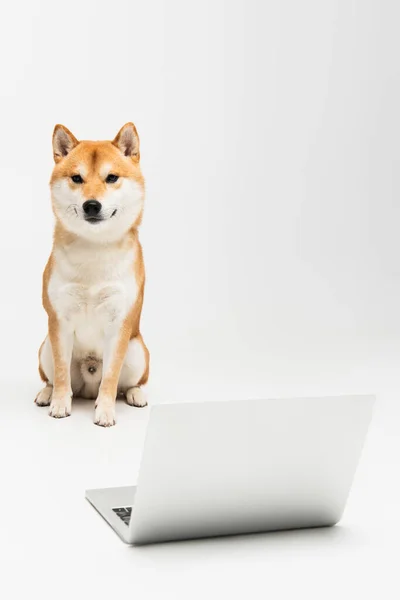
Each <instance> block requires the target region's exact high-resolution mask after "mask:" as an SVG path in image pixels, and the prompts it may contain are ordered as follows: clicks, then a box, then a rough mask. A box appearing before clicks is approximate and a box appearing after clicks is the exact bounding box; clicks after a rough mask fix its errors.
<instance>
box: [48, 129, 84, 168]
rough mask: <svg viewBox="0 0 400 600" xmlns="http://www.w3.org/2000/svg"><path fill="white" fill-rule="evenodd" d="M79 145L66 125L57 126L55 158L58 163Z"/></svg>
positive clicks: (54, 142)
mask: <svg viewBox="0 0 400 600" xmlns="http://www.w3.org/2000/svg"><path fill="white" fill-rule="evenodd" d="M78 144H79V142H78V140H77V139H76V137H75V136H74V135H73V134H72V133H71V132H70V130H69V129H67V128H66V127H64V125H56V126H55V127H54V131H53V156H54V162H56V163H58V162H60V160H62V159H63V158H64V156H67V154H69V153H70V152H71V150H72V149H73V148H75V146H77V145H78Z"/></svg>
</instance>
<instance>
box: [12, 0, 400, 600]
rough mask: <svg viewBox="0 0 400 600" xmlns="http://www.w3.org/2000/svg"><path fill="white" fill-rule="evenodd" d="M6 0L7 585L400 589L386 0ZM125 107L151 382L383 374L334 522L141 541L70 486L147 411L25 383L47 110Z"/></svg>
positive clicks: (304, 387)
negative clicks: (130, 125) (40, 396)
mask: <svg viewBox="0 0 400 600" xmlns="http://www.w3.org/2000/svg"><path fill="white" fill-rule="evenodd" d="M6 12H7V14H6V18H4V19H2V22H1V23H0V51H1V54H2V56H3V57H4V60H3V65H2V77H1V80H0V101H1V111H0V130H1V143H0V176H1V179H0V181H1V209H0V221H1V223H0V231H1V235H0V260H1V277H2V280H1V298H0V305H1V310H0V331H1V339H2V345H1V350H2V355H1V377H2V379H4V380H5V379H9V381H10V383H9V384H7V383H6V382H4V383H3V384H2V394H1V399H0V410H1V419H0V446H1V451H2V453H1V458H2V496H1V502H2V504H5V505H6V510H5V511H4V512H3V513H2V515H3V517H2V518H3V525H2V528H1V529H2V533H1V536H0V548H1V558H2V561H1V565H2V577H1V582H2V586H5V585H6V584H7V585H8V587H9V591H8V598H13V597H16V598H18V597H19V596H18V593H22V591H25V592H26V593H28V592H29V594H30V595H32V593H34V594H35V595H37V596H39V597H41V598H43V599H45V598H54V595H55V592H57V595H58V597H59V598H63V597H68V598H69V597H70V596H71V595H72V594H73V595H76V594H77V592H78V593H79V594H80V595H81V596H83V597H90V598H91V597H96V598H100V597H102V596H103V597H106V598H109V597H111V596H112V597H115V596H116V595H122V593H124V595H125V594H127V593H128V590H130V594H131V595H132V596H135V597H140V598H152V597H159V596H160V593H161V592H162V596H163V597H164V598H168V597H170V598H174V599H175V598H185V600H186V599H187V598H188V596H189V595H190V596H191V598H196V597H201V598H203V597H205V596H207V597H218V598H219V597H226V596H227V595H231V596H235V595H236V596H239V597H246V595H247V594H248V593H249V590H251V592H252V597H257V596H259V597H266V596H273V597H274V598H279V597H280V596H281V597H293V595H294V592H296V596H298V595H299V594H301V595H303V596H304V597H307V598H318V599H320V598H321V597H324V598H329V597H332V598H333V597H334V598H335V599H336V598H337V597H338V595H339V594H340V597H344V598H346V597H358V596H360V594H364V595H367V594H368V593H371V594H373V595H375V597H377V596H382V597H387V598H393V597H396V596H398V591H399V584H398V581H397V563H398V547H397V542H398V539H399V517H398V511H399V489H398V479H399V476H398V472H399V462H400V461H399V454H400V453H399V422H400V402H399V391H400V389H399V376H398V373H399V365H400V318H399V306H400V276H399V275H400V268H399V264H400V259H399V257H400V236H399V233H398V232H399V222H400V219H399V217H400V203H399V197H400V177H399V172H398V171H399V169H398V162H399V160H398V159H399V144H398V139H399V137H400V111H399V109H398V107H399V74H400V61H399V58H398V57H399V50H400V48H399V44H400V41H399V36H398V22H399V18H400V5H399V3H398V2H395V0H392V1H391V0H386V1H385V2H378V1H372V2H365V0H354V1H353V2H348V0H326V1H324V2H320V1H319V0H304V1H303V2H297V1H296V0H271V1H270V2H262V1H261V0H260V1H259V2H256V1H254V0H253V1H250V0H246V1H245V0H232V1H230V2H222V1H217V0H210V1H208V2H206V1H204V2H199V1H197V2H184V1H183V0H181V1H178V0H168V2H165V3H164V2H161V1H160V2H158V1H150V0H149V1H148V2H138V1H132V0H115V1H114V2H112V3H111V4H110V3H107V2H105V0H104V1H102V0H97V1H96V2H95V1H94V0H93V1H90V0H85V1H82V0H80V1H79V2H78V1H77V0H71V1H70V2H69V3H68V6H67V5H65V6H63V8H62V10H61V8H60V6H59V4H58V3H55V2H51V1H50V0H42V1H38V0H37V1H34V2H28V0H22V1H20V2H17V3H14V4H12V3H11V4H9V5H7V11H6ZM129 120H133V121H134V122H135V123H136V125H137V127H138V131H139V135H140V136H141V141H142V166H143V171H144V174H145V176H146V178H147V189H148V194H147V204H146V211H145V219H144V226H143V230H142V236H141V237H142V241H143V244H144V251H145V260H146V265H147V274H148V285H147V291H146V298H145V305H144V314H143V334H144V336H145V339H146V342H147V343H148V345H149V348H150V350H151V353H152V375H151V386H152V389H151V394H152V396H151V398H152V400H153V401H154V400H155V399H157V398H160V399H163V398H166V397H168V398H170V397H174V398H175V399H178V398H181V399H188V398H194V397H196V396H198V397H199V396H200V397H213V396H215V395H218V392H220V393H221V394H222V395H225V396H227V397H229V396H233V397H238V398H240V397H248V396H258V395H266V396H275V395H287V396H288V395H290V396H293V395H295V396H296V395H301V394H306V395H308V394H314V393H315V394H326V393H362V392H377V393H378V396H379V397H380V399H381V404H380V408H379V411H378V412H377V415H376V417H377V418H376V419H375V424H374V430H373V436H371V443H370V445H369V447H368V449H367V452H366V455H365V461H364V463H363V465H364V466H363V468H362V470H361V472H360V474H359V479H358V484H357V487H356V488H355V490H354V495H353V496H352V499H351V502H350V505H349V510H348V512H347V514H346V517H345V520H344V521H343V527H342V528H339V529H337V530H334V531H333V532H317V533H310V534H296V535H295V536H293V535H292V534H284V535H279V536H272V537H266V536H260V537H251V538H246V539H244V538H243V539H242V538H241V539H240V540H239V539H238V540H235V541H233V540H223V541H215V542H201V543H197V542H196V543H190V544H185V545H174V546H168V547H158V548H149V549H146V550H144V551H142V550H133V549H127V548H126V547H125V546H123V545H122V544H121V542H120V541H119V539H118V538H117V537H116V535H115V534H114V533H113V532H112V531H111V530H109V529H108V528H107V527H106V526H105V525H104V523H102V522H101V520H100V518H99V517H98V515H96V514H95V513H94V511H93V509H91V507H90V506H88V505H87V504H86V503H85V502H84V501H83V491H84V489H85V488H87V487H101V486H104V485H123V484H129V483H130V482H131V479H132V477H131V475H133V476H134V475H135V468H136V467H137V464H138V460H139V459H138V450H139V447H140V442H141V439H142V435H143V426H144V422H143V420H144V418H145V414H146V413H139V412H137V411H134V410H133V409H130V407H127V406H119V407H118V415H117V416H118V417H119V421H118V424H117V427H116V428H115V429H112V430H110V431H103V430H101V429H98V428H96V427H94V426H93V425H92V423H91V418H92V409H91V408H90V409H89V408H88V407H86V405H85V407H81V408H80V409H78V410H76V409H75V410H74V412H73V416H72V417H71V418H70V419H68V420H66V421H63V422H55V421H52V420H51V419H49V418H47V416H46V415H45V412H44V411H40V410H39V409H38V408H37V407H35V406H34V405H33V403H32V399H33V396H34V393H35V392H36V389H37V385H38V379H37V374H36V368H37V362H36V354H37V348H38V346H39V344H40V342H41V340H42V339H43V337H44V335H45V330H46V318H45V314H44V312H43V311H42V308H41V302H40V294H41V272H42V269H43V266H44V263H45V261H46V259H47V255H48V253H49V250H50V244H51V226H52V216H51V212H50V204H49V193H48V187H47V182H48V180H49V177H50V169H51V166H52V158H51V143H50V140H51V132H52V129H53V126H54V124H55V123H56V122H61V123H64V124H65V125H66V126H67V127H69V128H70V129H71V130H72V131H73V133H74V134H75V135H76V136H78V138H79V137H80V138H110V137H113V136H114V135H115V134H116V132H117V130H118V128H119V127H120V126H121V125H122V124H123V123H124V122H125V121H129ZM188 390H189V392H188ZM131 461H132V467H131V469H132V473H131V472H130V470H128V469H129V465H130V464H131ZM135 465H136V467H135ZM28 506H30V508H31V511H30V513H29V514H28V513H26V509H27V507H28ZM15 508H18V510H17V511H16V512H13V511H14V509H15ZM51 511H53V513H54V515H56V516H57V517H58V518H57V519H56V518H54V519H53V520H51V519H50V513H51ZM96 593H97V595H96Z"/></svg>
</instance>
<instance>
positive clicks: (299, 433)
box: [129, 396, 374, 544]
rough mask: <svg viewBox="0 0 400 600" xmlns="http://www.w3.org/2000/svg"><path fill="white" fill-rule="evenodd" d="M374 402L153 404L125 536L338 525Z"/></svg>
mask: <svg viewBox="0 0 400 600" xmlns="http://www.w3.org/2000/svg"><path fill="white" fill-rule="evenodd" d="M373 402H374V397H373V396H340V397H324V398H294V399H276V400H247V401H231V402H203V403H187V404H186V403H185V404H162V405H156V406H154V407H152V409H151V414H150V420H149V425H148V431H147V435H146V440H145V445H144V451H143V458H142V463H141V468H140V473H139V480H138V486H137V492H136V498H135V504H134V509H133V518H132V519H131V524H130V530H129V537H130V540H129V541H130V542H133V543H136V544H144V543H152V542H159V541H167V540H176V539H187V538H195V537H208V536H215V535H228V534H238V533H250V532H259V531H270V530H271V531H272V530H278V529H292V528H299V527H318V526H326V525H333V524H335V523H336V522H337V521H338V520H339V519H340V517H341V515H342V512H343V509H344V506H345V502H346V499H347V496H348V493H349V490H350V486H351V482H352V479H353V476H354V472H355V469H356V466H357V462H358V459H359V456H360V453H361V449H362V445H363V442H364V439H365V435H366V432H367V429H368V425H369V422H370V419H371V413H372V407H373Z"/></svg>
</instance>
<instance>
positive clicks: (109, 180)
mask: <svg viewBox="0 0 400 600" xmlns="http://www.w3.org/2000/svg"><path fill="white" fill-rule="evenodd" d="M118 179H119V177H118V175H113V173H110V174H109V175H107V179H106V183H115V182H116V181H118Z"/></svg>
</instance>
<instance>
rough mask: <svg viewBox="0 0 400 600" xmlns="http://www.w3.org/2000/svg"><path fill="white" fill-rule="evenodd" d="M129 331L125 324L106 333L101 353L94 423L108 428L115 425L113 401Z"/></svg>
mask: <svg viewBox="0 0 400 600" xmlns="http://www.w3.org/2000/svg"><path fill="white" fill-rule="evenodd" d="M129 338H130V329H129V328H128V327H126V325H125V323H122V324H120V326H119V327H118V328H114V327H112V329H111V330H109V331H108V332H107V333H106V336H105V343H104V353H103V376H102V380H101V383H100V388H99V394H98V396H97V400H96V404H95V407H96V410H95V415H94V422H95V423H96V425H102V426H103V427H110V426H111V425H115V400H116V396H117V388H118V380H119V376H120V373H121V369H122V364H123V362H124V358H125V354H126V351H127V348H128V343H129Z"/></svg>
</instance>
